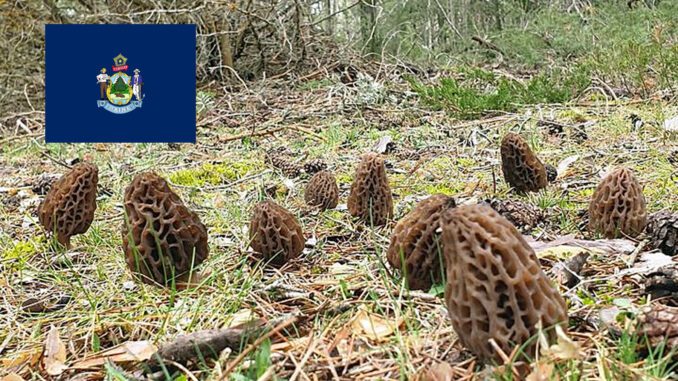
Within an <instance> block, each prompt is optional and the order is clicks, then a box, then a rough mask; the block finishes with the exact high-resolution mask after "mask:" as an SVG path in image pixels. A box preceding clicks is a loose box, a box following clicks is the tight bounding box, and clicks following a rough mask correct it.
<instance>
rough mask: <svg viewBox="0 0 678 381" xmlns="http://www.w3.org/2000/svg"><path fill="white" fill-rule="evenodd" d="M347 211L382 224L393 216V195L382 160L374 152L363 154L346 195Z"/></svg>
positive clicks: (370, 221)
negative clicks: (348, 192)
mask: <svg viewBox="0 0 678 381" xmlns="http://www.w3.org/2000/svg"><path fill="white" fill-rule="evenodd" d="M348 211H349V212H350V213H351V215H352V216H353V217H358V218H360V219H362V220H364V221H366V222H368V223H371V224H373V225H384V224H386V222H387V221H388V220H389V219H390V218H392V217H393V196H392V195H391V187H390V186H389V185H388V178H387V177H386V168H385V167H384V160H383V159H382V158H381V157H380V156H379V155H378V154H376V153H367V154H365V155H363V157H362V160H361V162H360V164H358V168H357V169H356V172H355V179H354V180H353V184H351V192H350V194H349V196H348Z"/></svg>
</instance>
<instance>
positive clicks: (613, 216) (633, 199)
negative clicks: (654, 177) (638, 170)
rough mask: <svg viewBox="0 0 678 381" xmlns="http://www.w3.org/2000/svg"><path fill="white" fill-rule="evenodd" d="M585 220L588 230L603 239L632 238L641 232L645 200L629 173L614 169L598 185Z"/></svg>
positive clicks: (645, 217)
mask: <svg viewBox="0 0 678 381" xmlns="http://www.w3.org/2000/svg"><path fill="white" fill-rule="evenodd" d="M589 218H590V220H589V228H590V229H591V230H592V231H595V232H598V233H600V234H602V235H603V236H604V237H606V238H618V237H620V236H622V235H627V236H630V237H636V236H637V235H638V234H640V233H641V232H642V231H643V230H644V229H645V222H646V220H647V213H646V211H645V197H644V196H643V190H642V189H641V188H640V185H638V181H636V177H635V176H634V175H633V173H632V172H631V170H630V169H628V168H623V167H622V168H617V169H615V170H614V171H612V172H611V173H610V174H608V175H607V176H606V177H605V178H604V179H603V180H602V181H601V182H600V184H598V187H597V188H596V190H595V192H594V193H593V197H592V198H591V203H590V204H589Z"/></svg>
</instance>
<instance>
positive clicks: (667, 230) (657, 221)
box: [646, 212, 678, 256]
mask: <svg viewBox="0 0 678 381" xmlns="http://www.w3.org/2000/svg"><path fill="white" fill-rule="evenodd" d="M646 230H647V234H648V235H649V236H650V239H651V241H650V244H651V245H652V247H655V248H657V249H660V250H661V251H662V252H663V253H664V254H666V255H670V256H674V255H676V254H678V248H677V246H678V213H670V212H658V213H655V214H653V215H652V216H650V219H649V221H648V223H647V227H646Z"/></svg>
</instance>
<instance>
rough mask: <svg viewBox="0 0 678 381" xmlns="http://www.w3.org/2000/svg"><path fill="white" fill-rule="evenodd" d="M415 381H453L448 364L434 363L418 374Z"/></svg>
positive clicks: (451, 370) (451, 371)
mask: <svg viewBox="0 0 678 381" xmlns="http://www.w3.org/2000/svg"><path fill="white" fill-rule="evenodd" d="M414 380H415V381H453V380H454V372H453V369H452V367H451V366H450V364H448V363H446V362H440V363H435V364H432V365H431V366H429V367H428V368H426V369H423V370H422V371H420V372H418V373H417V374H416V375H415V377H414Z"/></svg>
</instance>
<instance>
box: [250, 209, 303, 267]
mask: <svg viewBox="0 0 678 381" xmlns="http://www.w3.org/2000/svg"><path fill="white" fill-rule="evenodd" d="M250 246H252V249H254V251H256V252H257V253H260V254H263V256H264V258H265V259H266V260H267V261H270V263H271V264H273V265H275V266H282V265H284V264H285V263H287V262H288V261H289V260H290V259H293V258H296V257H298V256H299V255H300V254H301V252H302V251H303V250H304V233H303V232H302V230H301V226H299V222H297V219H296V218H295V217H294V215H292V213H290V212H288V211H287V210H286V209H285V208H283V207H281V206H280V205H278V204H276V203H274V202H273V201H264V202H261V203H259V204H257V206H255V207H254V211H253V212H252V219H251V220H250Z"/></svg>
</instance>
